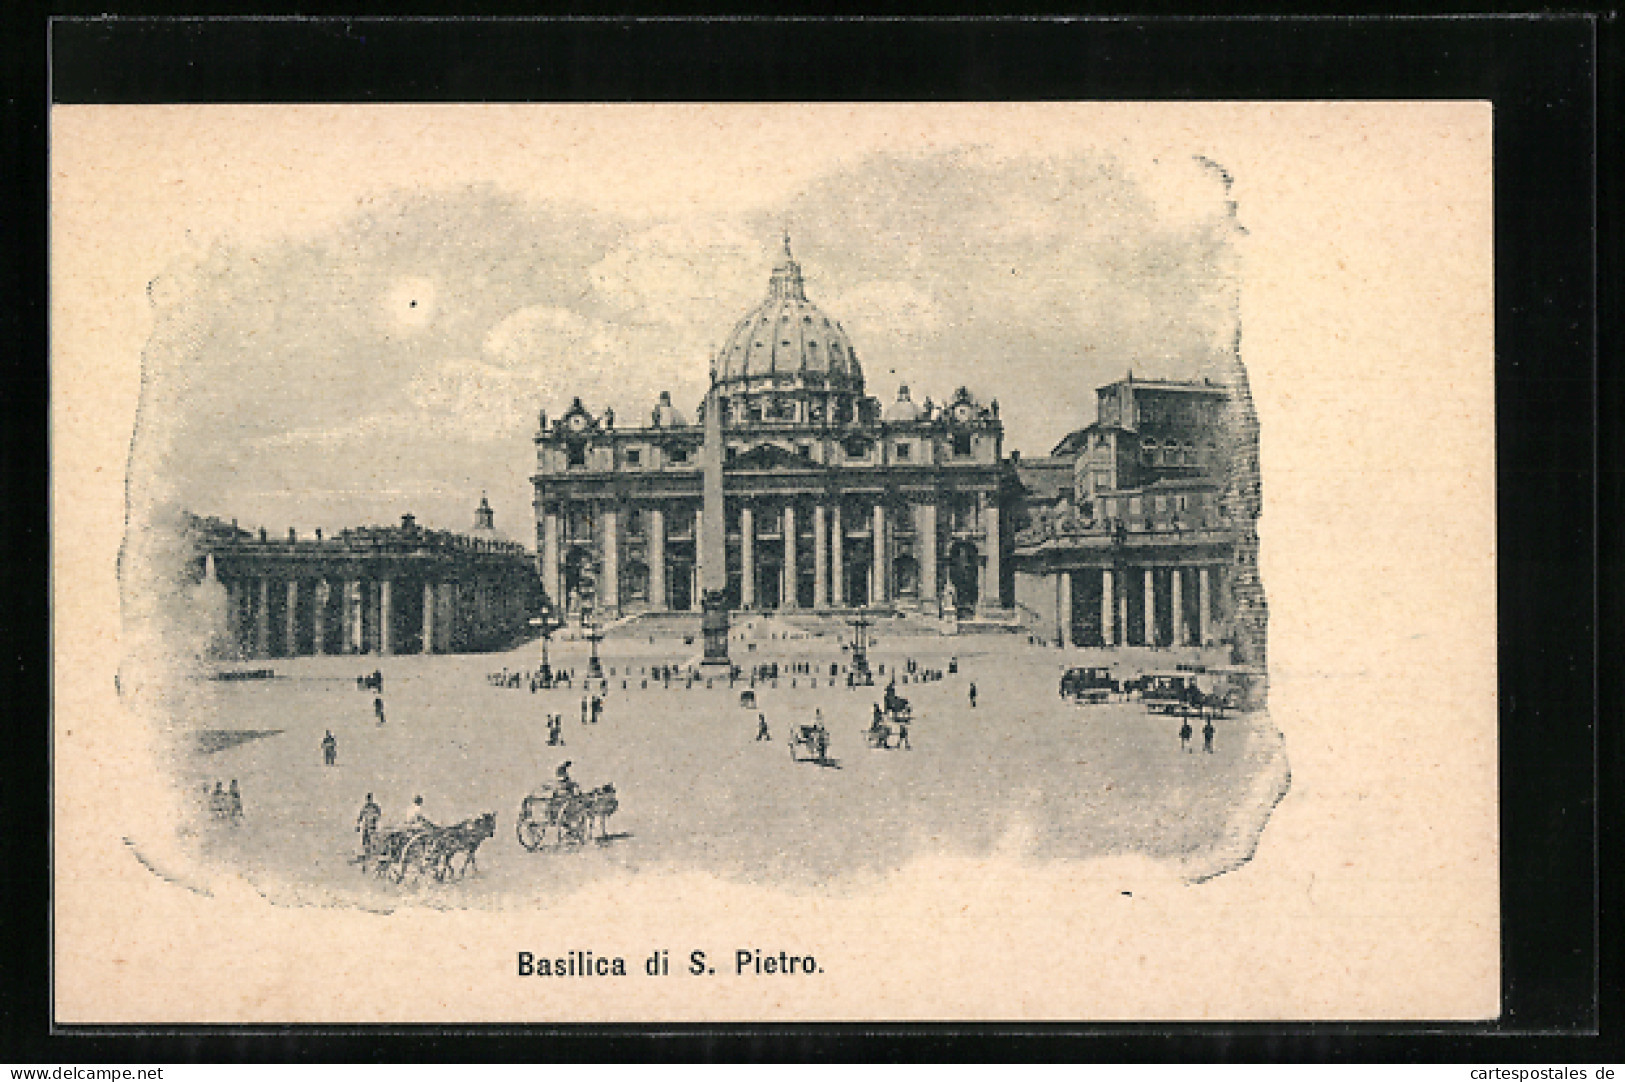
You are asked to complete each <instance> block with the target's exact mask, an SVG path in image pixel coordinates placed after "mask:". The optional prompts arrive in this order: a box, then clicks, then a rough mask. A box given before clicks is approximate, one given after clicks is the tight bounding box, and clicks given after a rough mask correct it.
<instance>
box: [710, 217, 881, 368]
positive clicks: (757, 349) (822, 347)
mask: <svg viewBox="0 0 1625 1082" xmlns="http://www.w3.org/2000/svg"><path fill="white" fill-rule="evenodd" d="M716 380H717V383H718V384H719V385H725V384H743V385H744V386H743V387H738V388H735V389H739V390H744V389H754V388H755V387H757V386H760V387H763V388H766V387H769V386H776V387H786V386H790V387H801V388H806V389H809V390H829V391H850V392H854V393H858V394H861V393H862V392H863V369H862V368H861V367H859V365H858V358H857V355H856V354H855V353H853V352H852V343H851V342H850V341H848V339H847V337H846V332H845V331H844V330H842V329H841V325H840V323H838V322H837V321H835V320H833V319H831V318H830V317H829V316H827V315H825V314H824V313H823V311H822V310H821V309H819V307H818V306H817V305H816V304H813V303H812V302H811V301H809V300H808V299H807V294H806V291H805V289H804V287H803V285H802V280H801V265H800V264H799V263H797V262H796V261H795V259H794V258H793V257H792V256H791V255H790V238H789V237H785V238H784V258H783V259H782V260H780V262H779V265H778V266H776V267H774V268H773V276H772V277H771V278H770V279H769V281H768V290H767V299H766V300H764V301H763V302H762V303H761V304H759V305H757V306H756V307H755V308H753V309H751V310H750V311H749V312H747V313H746V314H745V317H744V318H743V319H741V320H740V321H739V322H738V323H737V324H735V326H734V329H733V333H731V334H730V335H729V336H728V339H727V341H726V342H725V343H724V344H723V346H722V349H721V350H720V351H719V352H718V354H717V359H716Z"/></svg>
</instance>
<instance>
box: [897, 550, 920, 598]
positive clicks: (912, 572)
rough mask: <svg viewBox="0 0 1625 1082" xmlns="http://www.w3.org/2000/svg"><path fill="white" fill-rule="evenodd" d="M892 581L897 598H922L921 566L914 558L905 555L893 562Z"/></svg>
mask: <svg viewBox="0 0 1625 1082" xmlns="http://www.w3.org/2000/svg"><path fill="white" fill-rule="evenodd" d="M891 581H892V593H893V595H894V596H895V597H899V598H904V597H906V598H909V599H915V598H918V597H919V596H920V565H919V564H918V563H916V562H915V560H914V557H912V556H908V555H903V556H899V557H897V558H896V559H895V560H893V561H892V563H891Z"/></svg>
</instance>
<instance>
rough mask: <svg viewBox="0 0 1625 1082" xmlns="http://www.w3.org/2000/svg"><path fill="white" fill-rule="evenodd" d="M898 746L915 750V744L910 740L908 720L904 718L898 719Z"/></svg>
mask: <svg viewBox="0 0 1625 1082" xmlns="http://www.w3.org/2000/svg"><path fill="white" fill-rule="evenodd" d="M897 746H898V747H900V748H907V749H908V750H909V751H913V750H914V745H913V744H910V743H909V742H908V721H907V720H906V719H904V718H898V719H897Z"/></svg>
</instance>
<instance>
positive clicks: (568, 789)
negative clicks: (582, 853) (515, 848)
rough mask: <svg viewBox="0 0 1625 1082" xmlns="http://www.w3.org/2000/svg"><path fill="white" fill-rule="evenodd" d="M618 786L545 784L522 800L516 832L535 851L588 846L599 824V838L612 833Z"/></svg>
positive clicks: (618, 807)
mask: <svg viewBox="0 0 1625 1082" xmlns="http://www.w3.org/2000/svg"><path fill="white" fill-rule="evenodd" d="M620 806H621V802H620V798H618V797H617V796H616V795H615V786H613V785H611V784H608V783H605V784H604V785H601V786H599V787H598V788H596V789H590V790H587V791H585V792H584V791H582V789H581V787H580V786H577V785H574V784H570V785H544V786H542V787H541V788H540V789H538V790H536V792H534V793H531V794H530V795H529V796H527V797H525V799H524V800H522V801H520V803H519V816H518V818H517V819H516V820H515V821H514V832H515V833H516V834H518V835H519V844H520V845H522V846H524V847H525V848H526V849H528V850H530V851H531V852H532V853H534V852H536V851H538V850H541V849H562V848H564V847H565V846H567V845H585V844H586V843H587V839H589V838H591V837H592V836H593V833H594V828H595V827H596V830H597V835H598V839H597V840H599V841H603V840H605V839H606V838H607V837H608V836H609V834H608V831H609V817H610V816H612V815H614V814H615V812H616V811H618V810H619V809H620Z"/></svg>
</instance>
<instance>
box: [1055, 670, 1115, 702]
mask: <svg viewBox="0 0 1625 1082" xmlns="http://www.w3.org/2000/svg"><path fill="white" fill-rule="evenodd" d="M1117 691H1118V683H1117V681H1116V679H1114V678H1113V677H1112V671H1111V670H1110V669H1108V668H1104V667H1101V666H1089V667H1083V668H1076V669H1068V670H1067V671H1066V674H1065V675H1064V676H1062V677H1061V698H1063V699H1071V700H1072V701H1073V702H1077V703H1103V702H1106V701H1107V699H1108V698H1109V697H1110V696H1112V695H1114V694H1116V693H1117Z"/></svg>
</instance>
